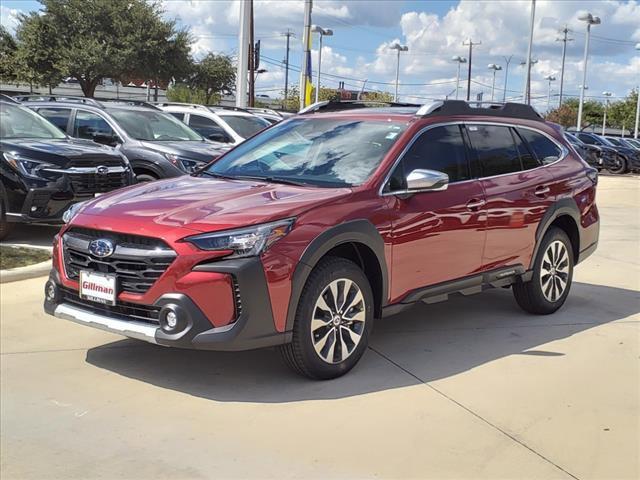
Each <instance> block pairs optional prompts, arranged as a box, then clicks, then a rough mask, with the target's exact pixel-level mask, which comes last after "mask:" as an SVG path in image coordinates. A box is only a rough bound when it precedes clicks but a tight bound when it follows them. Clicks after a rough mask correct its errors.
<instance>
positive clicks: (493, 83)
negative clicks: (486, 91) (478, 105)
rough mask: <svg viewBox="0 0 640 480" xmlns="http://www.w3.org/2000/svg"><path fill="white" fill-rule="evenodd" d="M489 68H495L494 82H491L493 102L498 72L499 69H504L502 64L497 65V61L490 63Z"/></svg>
mask: <svg viewBox="0 0 640 480" xmlns="http://www.w3.org/2000/svg"><path fill="white" fill-rule="evenodd" d="M487 68H488V69H489V70H493V82H492V83H491V101H492V102H493V99H494V93H495V91H496V72H497V71H498V70H502V67H501V66H500V65H496V64H495V63H490V64H489V65H487Z"/></svg>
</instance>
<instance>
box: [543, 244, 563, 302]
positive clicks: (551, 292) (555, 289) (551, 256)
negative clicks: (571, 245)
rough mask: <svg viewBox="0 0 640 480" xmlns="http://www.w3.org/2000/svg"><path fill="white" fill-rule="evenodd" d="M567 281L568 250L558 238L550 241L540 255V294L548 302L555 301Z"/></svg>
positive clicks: (560, 295) (560, 294)
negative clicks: (541, 255)
mask: <svg viewBox="0 0 640 480" xmlns="http://www.w3.org/2000/svg"><path fill="white" fill-rule="evenodd" d="M568 282H569V252H568V251H567V247H566V246H565V244H564V243H562V242H561V241H559V240H556V241H554V242H552V243H551V244H550V245H549V246H548V247H547V250H546V252H545V253H544V257H542V265H541V266H540V286H541V287H542V294H543V295H544V298H546V299H547V300H548V301H549V302H551V303H554V302H557V301H558V300H559V299H560V298H562V295H563V294H564V292H565V290H566V289H567V284H568Z"/></svg>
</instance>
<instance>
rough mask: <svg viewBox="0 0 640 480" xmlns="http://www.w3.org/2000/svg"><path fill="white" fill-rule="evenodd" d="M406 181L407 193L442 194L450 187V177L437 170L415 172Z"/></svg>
mask: <svg viewBox="0 0 640 480" xmlns="http://www.w3.org/2000/svg"><path fill="white" fill-rule="evenodd" d="M406 180H407V193H416V192H440V191H442V190H446V189H447V186H448V185H449V175H447V174H446V173H442V172H437V171H435V170H423V169H416V170H413V171H412V172H411V173H409V175H407V179H406Z"/></svg>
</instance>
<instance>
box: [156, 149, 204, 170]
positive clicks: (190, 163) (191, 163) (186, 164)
mask: <svg viewBox="0 0 640 480" xmlns="http://www.w3.org/2000/svg"><path fill="white" fill-rule="evenodd" d="M164 156H165V157H166V158H167V160H169V161H170V162H171V163H173V164H174V165H175V166H176V167H178V168H180V169H182V170H184V171H185V172H187V173H193V172H195V171H196V170H198V169H199V168H201V167H204V165H205V162H201V161H199V160H192V159H190V158H183V157H180V156H179V155H174V154H173V153H165V154H164Z"/></svg>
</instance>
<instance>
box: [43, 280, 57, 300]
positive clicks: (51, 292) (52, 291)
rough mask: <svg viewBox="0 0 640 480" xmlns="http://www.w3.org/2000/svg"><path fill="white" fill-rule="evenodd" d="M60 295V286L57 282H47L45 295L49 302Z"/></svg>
mask: <svg viewBox="0 0 640 480" xmlns="http://www.w3.org/2000/svg"><path fill="white" fill-rule="evenodd" d="M57 295H58V288H57V287H56V284H55V283H53V282H47V285H46V286H45V287H44V296H45V298H46V299H47V302H53V301H54V300H55V299H56V297H57Z"/></svg>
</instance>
